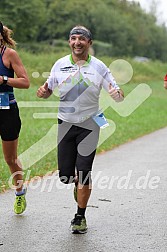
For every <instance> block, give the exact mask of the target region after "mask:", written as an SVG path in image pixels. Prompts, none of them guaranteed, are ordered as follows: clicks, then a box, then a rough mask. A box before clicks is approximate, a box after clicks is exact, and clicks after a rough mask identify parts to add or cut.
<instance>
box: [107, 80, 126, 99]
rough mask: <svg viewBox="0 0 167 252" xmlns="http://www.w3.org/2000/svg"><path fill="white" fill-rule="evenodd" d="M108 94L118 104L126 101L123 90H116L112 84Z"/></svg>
mask: <svg viewBox="0 0 167 252" xmlns="http://www.w3.org/2000/svg"><path fill="white" fill-rule="evenodd" d="M108 93H109V94H110V96H111V97H112V98H113V99H114V100H115V101H116V102H121V101H123V100H124V92H123V90H121V89H116V88H114V87H113V86H112V84H110V85H109V90H108Z"/></svg>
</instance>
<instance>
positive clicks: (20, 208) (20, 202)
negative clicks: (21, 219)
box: [14, 189, 27, 214]
mask: <svg viewBox="0 0 167 252" xmlns="http://www.w3.org/2000/svg"><path fill="white" fill-rule="evenodd" d="M24 192H25V193H24V194H22V195H19V196H17V195H16V199H15V203H14V212H15V213H16V214H21V213H23V212H24V211H25V209H26V206H27V204H26V198H25V194H26V189H24Z"/></svg>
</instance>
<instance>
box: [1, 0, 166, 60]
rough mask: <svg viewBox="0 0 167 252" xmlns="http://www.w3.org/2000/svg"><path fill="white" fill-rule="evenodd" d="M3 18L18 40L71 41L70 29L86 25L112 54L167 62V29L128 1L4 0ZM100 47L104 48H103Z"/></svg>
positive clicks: (33, 41)
mask: <svg viewBox="0 0 167 252" xmlns="http://www.w3.org/2000/svg"><path fill="white" fill-rule="evenodd" d="M1 1H2V2H3V4H1V7H0V20H1V21H2V22H3V23H4V24H6V25H7V26H8V27H9V28H11V29H12V30H13V31H14V38H15V40H16V41H17V42H18V43H25V44H26V43H29V44H30V46H31V43H38V45H39V44H40V43H42V42H46V44H52V42H53V41H55V40H62V41H64V40H66V41H67V40H68V34H69V31H70V29H71V28H72V27H73V26H75V25H77V24H82V25H85V26H86V27H88V28H89V29H90V30H91V31H92V34H93V40H95V41H96V43H95V49H97V50H99V52H100V51H101V53H102V54H103V52H104V53H105V54H108V55H109V56H117V57H118V56H126V57H127V56H129V57H133V56H135V55H138V56H145V57H148V58H151V59H153V60H155V59H158V60H161V61H167V28H166V27H165V25H164V24H162V25H158V24H157V22H156V21H157V20H156V17H155V15H154V14H153V13H146V12H145V11H144V10H143V9H141V7H140V5H139V4H138V3H136V2H128V1H127V0H103V1H101V0H92V1H91V0H84V1H78V0H70V1H68V0H43V1H41V0H29V1H27V0H11V1H8V0H1ZM99 48H100V49H99Z"/></svg>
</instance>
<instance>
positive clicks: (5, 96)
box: [0, 92, 10, 109]
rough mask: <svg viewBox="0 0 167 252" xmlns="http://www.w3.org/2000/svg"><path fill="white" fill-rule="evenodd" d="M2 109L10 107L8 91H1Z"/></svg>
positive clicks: (0, 106)
mask: <svg viewBox="0 0 167 252" xmlns="http://www.w3.org/2000/svg"><path fill="white" fill-rule="evenodd" d="M0 109H10V106H9V94H8V93H6V92H4V93H0Z"/></svg>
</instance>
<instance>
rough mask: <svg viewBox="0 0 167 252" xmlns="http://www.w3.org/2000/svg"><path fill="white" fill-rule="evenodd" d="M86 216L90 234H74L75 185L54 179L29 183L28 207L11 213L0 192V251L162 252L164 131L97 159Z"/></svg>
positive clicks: (166, 229) (166, 171)
mask: <svg viewBox="0 0 167 252" xmlns="http://www.w3.org/2000/svg"><path fill="white" fill-rule="evenodd" d="M93 177H94V179H93V181H94V184H93V191H92V195H91V198H90V201H89V205H88V208H87V212H86V217H87V223H88V232H87V233H86V234H83V235H74V234H71V232H70V221H71V219H72V218H73V216H74V214H75V211H76V204H75V201H74V199H73V186H71V185H70V186H69V185H66V186H65V185H63V184H60V182H59V180H58V175H57V174H56V173H55V174H53V175H52V176H47V177H45V178H44V179H38V180H34V181H32V182H31V183H30V184H29V185H28V192H27V202H28V206H27V209H26V211H25V212H24V213H23V214H22V215H15V214H14V212H13V202H14V192H13V191H12V190H9V191H7V192H6V193H3V194H0V252H1V251H2V252H11V251H12V252H22V251H24V252H29V251H31V252H52V251H56V252H112V251H119V252H123V251H125V252H129V251H132V252H138V251H140V252H143V251H144V252H145V251H147V252H152V251H154V252H156V251H157V252H166V251H167V128H164V129H160V130H158V131H156V132H154V133H152V134H149V135H146V136H144V137H141V138H139V139H137V140H135V141H132V142H129V143H126V144H124V145H121V146H120V147H118V148H115V149H113V150H112V151H108V152H106V153H104V154H100V155H97V156H96V158H95V162H94V168H93Z"/></svg>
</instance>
